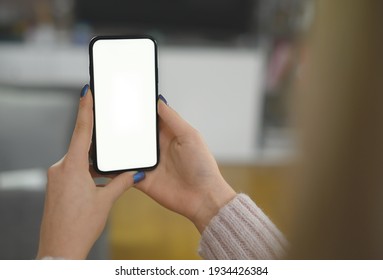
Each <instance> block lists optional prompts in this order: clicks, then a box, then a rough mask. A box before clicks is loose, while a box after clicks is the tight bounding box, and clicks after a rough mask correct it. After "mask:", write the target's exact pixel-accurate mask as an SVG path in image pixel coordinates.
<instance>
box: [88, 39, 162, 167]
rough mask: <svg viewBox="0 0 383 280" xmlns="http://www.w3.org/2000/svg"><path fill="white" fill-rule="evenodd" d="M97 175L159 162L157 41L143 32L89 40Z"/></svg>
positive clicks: (94, 153)
mask: <svg viewBox="0 0 383 280" xmlns="http://www.w3.org/2000/svg"><path fill="white" fill-rule="evenodd" d="M89 62H90V63H89V64H90V65H89V66H90V67H89V72H90V87H91V90H92V92H93V102H94V131H93V143H92V144H93V157H92V159H93V166H94V168H95V170H96V171H97V172H98V173H101V174H108V173H120V172H123V171H128V170H145V169H152V168H154V167H155V166H156V165H157V164H158V161H159V141H158V117H157V95H158V92H157V91H158V69H157V44H156V42H155V40H154V39H152V38H150V37H147V36H134V37H132V36H98V37H95V38H93V39H92V40H91V42H90V44H89Z"/></svg>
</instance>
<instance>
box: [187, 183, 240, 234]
mask: <svg viewBox="0 0 383 280" xmlns="http://www.w3.org/2000/svg"><path fill="white" fill-rule="evenodd" d="M208 189H211V191H209V192H208V193H206V194H204V197H203V199H202V203H201V205H200V207H199V209H198V211H197V212H196V214H195V215H194V217H193V218H192V219H191V220H192V222H193V223H194V225H195V227H196V228H197V229H198V231H199V232H200V233H201V234H202V232H203V231H204V230H205V228H206V226H207V225H208V224H209V223H210V221H211V219H212V218H213V217H215V216H216V215H217V214H218V212H219V210H220V209H221V208H222V207H224V206H225V205H226V204H228V203H229V202H230V201H231V200H233V199H234V197H235V196H236V192H235V191H234V190H233V189H232V188H231V186H230V185H229V184H227V183H226V182H225V181H224V180H223V182H220V183H219V184H217V185H216V186H215V187H214V188H208Z"/></svg>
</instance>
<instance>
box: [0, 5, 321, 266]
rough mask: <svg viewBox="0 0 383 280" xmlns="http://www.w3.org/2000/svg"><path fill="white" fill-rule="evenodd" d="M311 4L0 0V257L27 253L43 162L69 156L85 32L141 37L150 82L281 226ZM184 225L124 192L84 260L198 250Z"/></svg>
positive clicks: (33, 242) (285, 219)
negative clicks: (151, 56)
mask: <svg viewBox="0 0 383 280" xmlns="http://www.w3.org/2000/svg"><path fill="white" fill-rule="evenodd" d="M314 12H315V11H314V5H313V3H312V1H310V0H208V1H206V0H109V1H90V0H78V1H75V0H51V1H49V0H2V1H1V2H0V226H1V230H0V259H33V258H34V257H35V254H36V252H37V245H38V231H39V223H40V219H41V214H42V209H43V197H44V189H45V183H46V169H47V168H48V167H49V166H50V165H52V164H53V163H55V162H56V161H57V160H59V159H60V158H61V157H62V156H63V155H64V154H65V152H66V150H67V146H68V143H69V139H70V136H71V133H72V129H73V126H74V121H75V117H76V111H77V104H78V99H79V93H80V89H81V88H82V86H83V85H84V84H85V83H88V81H89V74H88V42H89V40H90V39H91V38H92V37H93V36H95V35H108V34H110V35H111V34H113V35H121V34H148V35H151V36H153V37H154V38H155V39H156V40H157V42H158V46H159V90H160V93H161V94H163V95H164V96H165V97H166V99H167V100H168V101H169V103H170V105H171V106H172V107H173V108H175V109H176V110H177V111H179V113H180V114H181V115H182V116H183V117H184V118H185V119H186V120H188V121H189V122H190V123H191V124H192V125H193V126H195V127H196V128H197V129H198V130H199V131H200V132H201V133H202V135H203V136H204V137H205V139H206V141H207V143H208V145H209V147H210V149H211V151H212V152H213V154H214V156H215V157H216V159H217V161H218V163H219V166H220V168H221V171H222V173H223V175H224V177H225V178H226V179H227V181H228V182H229V183H230V184H231V185H232V186H233V187H234V188H235V189H236V190H237V191H238V192H245V193H248V194H249V195H250V196H251V197H252V198H253V199H254V200H255V201H256V202H257V204H258V205H259V206H260V207H261V208H262V209H263V210H264V211H265V212H266V214H268V215H269V216H270V217H271V219H272V220H273V221H274V222H275V223H276V224H277V225H278V226H279V227H280V228H281V230H282V231H283V232H284V233H286V234H287V235H288V234H289V232H290V230H291V229H290V228H289V226H288V225H289V224H290V223H289V221H290V219H291V211H290V206H289V205H287V204H286V203H284V201H285V199H286V197H288V196H289V195H290V192H289V190H288V189H286V187H285V184H284V182H285V180H286V174H287V173H288V172H287V171H288V169H289V164H290V162H291V160H292V158H294V154H295V153H294V150H295V145H294V140H293V137H292V129H291V126H290V119H289V114H288V111H289V110H288V108H289V106H288V104H289V100H290V98H289V96H290V91H289V89H290V86H291V84H292V83H293V81H294V79H295V77H296V76H297V75H298V73H299V65H298V57H299V56H300V54H299V51H300V48H299V46H300V38H301V34H302V32H304V31H305V30H306V29H307V28H308V26H309V25H310V22H311V21H312V18H313V16H314ZM198 242H199V234H198V232H197V230H196V229H195V228H194V226H193V225H192V224H191V223H190V222H189V221H187V220H186V219H184V218H183V217H180V216H178V215H176V214H173V213H171V212H170V211H168V210H166V209H164V208H162V207H160V206H159V205H157V204H156V203H155V202H153V201H151V200H150V199H149V198H147V197H146V196H144V195H143V194H141V193H139V192H138V191H136V190H134V189H132V190H130V191H129V192H127V193H126V194H125V195H124V196H123V197H122V198H121V199H120V200H119V201H118V203H117V204H116V205H115V207H114V209H113V211H112V214H111V218H110V222H109V225H108V227H107V229H106V230H105V233H104V234H103V236H102V237H101V238H100V240H99V242H98V243H97V244H96V245H95V247H94V249H93V251H92V253H91V255H90V256H89V258H92V259H108V258H112V259H198V258H199V256H198V253H197V249H198Z"/></svg>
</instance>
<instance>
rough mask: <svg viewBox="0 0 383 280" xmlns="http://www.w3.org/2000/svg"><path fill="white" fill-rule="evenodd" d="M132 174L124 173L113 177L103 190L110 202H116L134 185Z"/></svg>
mask: <svg viewBox="0 0 383 280" xmlns="http://www.w3.org/2000/svg"><path fill="white" fill-rule="evenodd" d="M133 177H134V172H125V173H122V174H120V175H118V176H117V177H115V178H114V179H113V180H112V181H111V182H110V183H109V184H107V185H106V186H105V187H104V188H103V192H104V195H107V196H108V197H109V198H110V199H111V201H112V202H114V201H116V200H117V199H118V198H119V197H120V196H121V195H122V194H123V193H124V192H125V191H127V190H128V189H129V188H130V187H132V186H133V185H134V178H133Z"/></svg>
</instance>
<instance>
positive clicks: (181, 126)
mask: <svg viewBox="0 0 383 280" xmlns="http://www.w3.org/2000/svg"><path fill="white" fill-rule="evenodd" d="M158 114H159V116H160V118H161V119H162V120H163V121H164V123H165V124H166V125H167V126H168V127H169V128H170V130H172V132H173V133H174V134H175V135H176V136H180V135H183V134H185V133H187V132H188V131H190V130H191V129H193V128H192V126H190V124H189V123H188V122H186V121H185V120H184V119H183V118H181V116H180V115H179V114H178V113H177V112H176V111H174V110H173V109H172V108H170V107H169V106H167V105H166V104H165V102H164V101H162V100H161V99H160V100H159V101H158Z"/></svg>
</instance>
